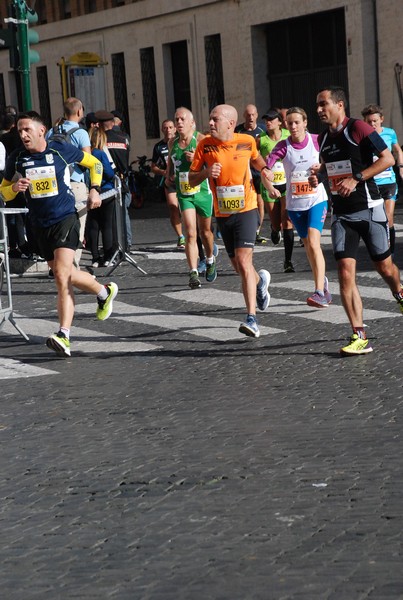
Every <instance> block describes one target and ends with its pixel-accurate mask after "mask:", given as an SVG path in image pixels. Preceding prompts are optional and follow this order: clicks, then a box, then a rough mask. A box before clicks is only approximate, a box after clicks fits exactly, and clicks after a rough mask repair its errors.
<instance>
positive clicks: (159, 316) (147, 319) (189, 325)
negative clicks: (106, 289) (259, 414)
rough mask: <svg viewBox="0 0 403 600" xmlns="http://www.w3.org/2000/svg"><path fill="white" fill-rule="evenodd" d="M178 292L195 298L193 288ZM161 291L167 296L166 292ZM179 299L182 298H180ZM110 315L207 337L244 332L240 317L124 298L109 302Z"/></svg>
mask: <svg viewBox="0 0 403 600" xmlns="http://www.w3.org/2000/svg"><path fill="white" fill-rule="evenodd" d="M198 291H199V290H198ZM216 292H217V294H220V291H219V290H216ZM227 293H230V292H227ZM179 294H184V298H186V297H188V301H189V302H192V301H194V300H195V294H194V290H189V291H184V292H179ZM165 295H166V296H169V294H165ZM192 298H193V300H192ZM179 299H180V300H182V298H179ZM197 302H198V303H200V300H199V299H197ZM221 306H222V304H221ZM87 310H88V312H90V311H89V309H88V308H87V305H83V304H82V305H80V306H78V307H77V312H81V313H82V312H84V313H86V311H87ZM111 318H112V319H119V320H124V321H125V322H129V323H140V324H146V325H150V326H151V327H161V328H163V329H170V330H172V331H180V332H182V333H188V334H190V335H195V336H197V337H202V338H208V339H211V340H221V341H223V340H224V341H229V340H237V339H238V340H239V339H245V336H244V335H243V334H241V333H239V331H238V327H239V323H240V320H237V321H234V320H233V319H224V318H217V317H205V316H203V315H193V314H187V313H177V312H175V313H173V312H169V311H166V310H159V309H155V308H146V307H144V306H133V305H131V304H125V303H124V302H114V303H113V315H112V317H111ZM259 328H260V332H261V334H262V335H267V334H274V333H282V332H283V330H282V329H274V328H271V327H259Z"/></svg>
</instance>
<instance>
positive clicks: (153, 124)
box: [140, 48, 160, 139]
mask: <svg viewBox="0 0 403 600" xmlns="http://www.w3.org/2000/svg"><path fill="white" fill-rule="evenodd" d="M140 62H141V81H142V84H143V103H144V118H145V125H146V136H147V138H149V139H150V138H157V137H158V136H159V130H160V128H159V119H158V100H157V83H156V77H155V62H154V48H141V49H140Z"/></svg>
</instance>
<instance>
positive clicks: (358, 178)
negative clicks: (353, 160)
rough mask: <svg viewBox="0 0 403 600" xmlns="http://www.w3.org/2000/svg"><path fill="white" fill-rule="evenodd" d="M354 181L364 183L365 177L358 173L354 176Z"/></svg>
mask: <svg viewBox="0 0 403 600" xmlns="http://www.w3.org/2000/svg"><path fill="white" fill-rule="evenodd" d="M353 179H355V180H356V181H358V182H360V181H364V177H363V176H362V173H356V174H355V175H353Z"/></svg>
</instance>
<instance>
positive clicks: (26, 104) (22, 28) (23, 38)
mask: <svg viewBox="0 0 403 600" xmlns="http://www.w3.org/2000/svg"><path fill="white" fill-rule="evenodd" d="M13 5H14V7H15V13H16V17H17V19H16V20H17V41H18V50H19V57H20V65H19V68H18V70H19V72H20V78H21V91H22V109H23V110H32V98H31V80H30V71H31V70H30V61H29V43H28V18H27V17H28V14H27V13H28V7H27V5H26V2H25V0H13Z"/></svg>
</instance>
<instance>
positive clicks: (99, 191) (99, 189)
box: [90, 185, 101, 194]
mask: <svg viewBox="0 0 403 600" xmlns="http://www.w3.org/2000/svg"><path fill="white" fill-rule="evenodd" d="M90 190H96V191H97V192H98V194H100V193H101V188H100V187H99V185H92V186H91V187H90Z"/></svg>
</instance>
